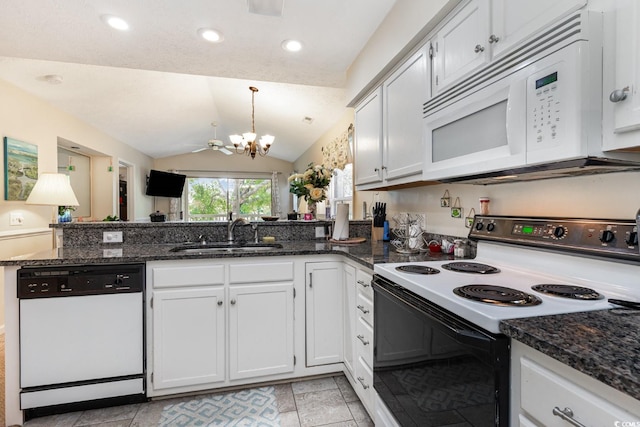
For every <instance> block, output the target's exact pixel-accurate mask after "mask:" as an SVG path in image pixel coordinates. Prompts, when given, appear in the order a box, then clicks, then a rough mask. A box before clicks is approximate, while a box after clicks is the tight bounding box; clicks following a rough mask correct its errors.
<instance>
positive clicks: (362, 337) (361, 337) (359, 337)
mask: <svg viewBox="0 0 640 427" xmlns="http://www.w3.org/2000/svg"><path fill="white" fill-rule="evenodd" d="M357 338H358V339H359V340H360V341H362V344H364V345H369V341H367V340H365V339H364V335H358V337H357Z"/></svg>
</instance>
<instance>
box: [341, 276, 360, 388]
mask: <svg viewBox="0 0 640 427" xmlns="http://www.w3.org/2000/svg"><path fill="white" fill-rule="evenodd" d="M343 280H344V305H343V307H344V365H345V366H346V367H347V370H348V371H349V372H351V375H353V376H354V377H355V370H354V368H355V351H354V350H355V342H354V340H355V336H356V319H357V314H356V269H355V268H354V267H352V266H350V265H348V264H345V266H344V277H343Z"/></svg>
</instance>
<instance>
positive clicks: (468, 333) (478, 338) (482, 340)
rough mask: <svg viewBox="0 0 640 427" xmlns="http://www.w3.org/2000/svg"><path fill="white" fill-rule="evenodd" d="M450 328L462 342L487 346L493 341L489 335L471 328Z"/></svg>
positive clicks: (475, 345) (476, 345)
mask: <svg viewBox="0 0 640 427" xmlns="http://www.w3.org/2000/svg"><path fill="white" fill-rule="evenodd" d="M449 328H450V329H451V330H452V331H454V332H455V333H456V338H457V340H458V341H460V342H461V343H464V344H468V345H472V346H474V347H486V346H487V344H488V343H489V342H491V339H490V338H489V337H487V336H486V335H483V334H481V333H479V332H476V331H472V330H470V329H456V328H454V327H449Z"/></svg>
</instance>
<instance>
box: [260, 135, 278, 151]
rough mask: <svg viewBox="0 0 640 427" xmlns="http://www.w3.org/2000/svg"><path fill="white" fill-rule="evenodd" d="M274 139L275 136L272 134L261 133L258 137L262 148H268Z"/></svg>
mask: <svg viewBox="0 0 640 427" xmlns="http://www.w3.org/2000/svg"><path fill="white" fill-rule="evenodd" d="M274 139H275V137H274V136H273V135H263V136H262V137H261V138H260V145H261V146H262V148H269V147H270V146H271V144H273V140H274Z"/></svg>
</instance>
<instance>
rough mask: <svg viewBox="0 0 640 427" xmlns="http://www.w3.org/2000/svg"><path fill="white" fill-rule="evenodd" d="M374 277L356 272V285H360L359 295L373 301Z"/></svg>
mask: <svg viewBox="0 0 640 427" xmlns="http://www.w3.org/2000/svg"><path fill="white" fill-rule="evenodd" d="M372 278H373V276H372V275H371V274H369V273H367V272H366V271H363V270H360V269H358V270H356V283H357V285H358V293H362V294H364V295H366V296H367V297H368V298H369V299H370V300H373V289H372V288H371V279H372Z"/></svg>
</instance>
